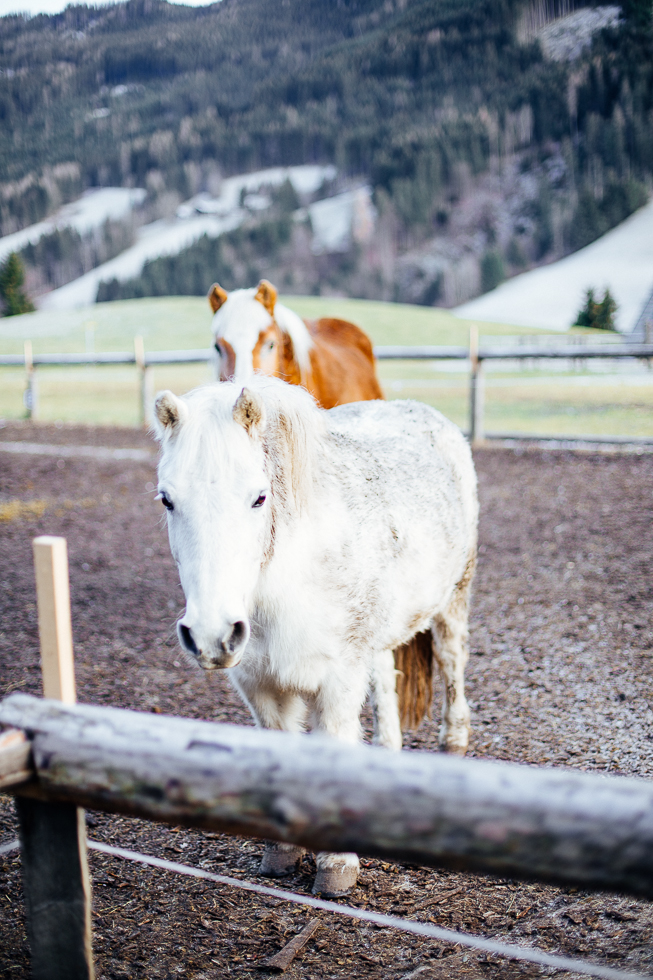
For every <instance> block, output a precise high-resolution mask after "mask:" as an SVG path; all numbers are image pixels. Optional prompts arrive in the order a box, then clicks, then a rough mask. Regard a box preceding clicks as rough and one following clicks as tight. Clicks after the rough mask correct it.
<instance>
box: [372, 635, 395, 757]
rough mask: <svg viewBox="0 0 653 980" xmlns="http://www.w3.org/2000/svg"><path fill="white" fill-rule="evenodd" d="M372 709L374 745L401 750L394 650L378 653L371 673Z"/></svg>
mask: <svg viewBox="0 0 653 980" xmlns="http://www.w3.org/2000/svg"><path fill="white" fill-rule="evenodd" d="M370 686H371V694H372V708H373V711H374V738H373V742H374V745H383V746H385V748H387V749H395V750H397V751H398V750H399V749H401V746H402V737H401V725H400V723H399V703H398V700H397V677H396V672H395V657H394V652H393V651H392V650H383V651H382V652H381V653H378V654H377V655H376V656H375V658H374V660H373V662H372V669H371V671H370Z"/></svg>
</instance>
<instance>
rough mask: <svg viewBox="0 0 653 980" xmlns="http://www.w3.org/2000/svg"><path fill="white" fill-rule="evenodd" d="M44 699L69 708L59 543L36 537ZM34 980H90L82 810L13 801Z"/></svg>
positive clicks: (64, 564) (69, 652) (63, 559)
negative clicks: (19, 844)
mask: <svg viewBox="0 0 653 980" xmlns="http://www.w3.org/2000/svg"><path fill="white" fill-rule="evenodd" d="M33 546H34V565H35V570H36V591H37V600H38V618H39V635H40V641H41V666H42V671H43V693H44V695H45V697H46V698H55V699H57V700H59V701H64V702H66V703H67V704H73V703H74V701H75V671H74V663H73V644H72V628H71V618H70V593H69V585H68V552H67V546H66V539H65V538H54V537H40V538H35V539H34V542H33ZM16 808H17V811H18V818H19V821H20V840H21V854H22V864H23V889H24V893H25V905H26V909H27V932H28V937H29V943H30V948H31V954H32V976H33V977H34V980H93V978H94V970H93V954H92V950H91V885H90V878H89V873H88V863H87V854H86V821H85V815H84V810H82V809H81V808H80V807H76V806H74V805H72V804H68V803H43V802H41V801H40V800H31V799H29V798H28V797H16Z"/></svg>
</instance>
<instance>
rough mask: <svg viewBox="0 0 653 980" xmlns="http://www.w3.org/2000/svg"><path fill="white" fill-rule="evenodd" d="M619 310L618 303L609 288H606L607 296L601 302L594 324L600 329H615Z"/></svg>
mask: <svg viewBox="0 0 653 980" xmlns="http://www.w3.org/2000/svg"><path fill="white" fill-rule="evenodd" d="M616 312H617V304H616V302H615V300H614V297H613V296H612V293H611V292H610V290H609V289H606V291H605V296H604V297H603V299H602V300H601V302H600V303H599V308H598V311H597V314H596V320H595V321H594V326H595V327H598V329H599V330H614V329H616V328H615V325H614V315H615V313H616Z"/></svg>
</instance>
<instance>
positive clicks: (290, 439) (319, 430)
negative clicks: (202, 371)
mask: <svg viewBox="0 0 653 980" xmlns="http://www.w3.org/2000/svg"><path fill="white" fill-rule="evenodd" d="M244 387H245V388H246V389H247V390H249V391H251V392H252V393H254V394H255V395H257V396H258V397H259V398H260V399H261V401H262V403H263V407H264V411H265V422H264V424H263V427H262V431H261V433H260V439H261V444H262V446H263V451H264V453H265V458H266V462H267V469H268V476H269V477H270V481H271V486H272V493H273V497H274V498H275V504H276V508H277V509H278V510H279V511H281V512H286V511H289V510H291V511H293V510H295V509H298V510H301V509H302V507H303V506H304V504H305V503H306V502H307V501H308V498H309V496H310V493H311V487H312V479H313V464H314V461H315V459H316V454H317V452H318V451H319V449H318V444H319V442H320V439H321V438H323V437H324V435H325V434H326V426H325V423H324V419H323V417H322V415H323V413H322V410H321V409H320V408H318V406H317V405H316V404H315V402H314V401H313V398H312V396H311V395H309V393H308V392H307V391H305V390H304V389H303V388H300V387H299V386H298V385H288V384H286V383H285V382H283V381H279V380H278V379H277V378H269V377H266V376H265V375H254V376H253V377H252V378H250V379H249V380H248V381H247V384H246V385H245V386H244ZM242 391H243V385H242V384H236V383H235V382H232V381H223V382H220V383H218V384H208V385H203V386H202V387H200V388H195V389H194V390H193V391H190V392H188V394H186V395H183V396H182V399H181V401H182V402H183V403H184V404H185V406H186V409H187V411H186V412H185V413H184V415H185V418H184V420H183V424H182V425H181V426H180V428H179V430H178V432H177V433H176V434H175V435H173V436H172V438H174V439H175V441H176V439H177V438H178V437H179V436H181V438H180V439H179V443H178V451H179V452H180V454H181V455H182V456H183V457H184V459H188V460H189V461H190V460H192V459H197V458H198V456H201V457H202V459H203V460H205V461H206V462H208V463H209V464H210V465H211V466H213V465H215V466H216V467H220V466H221V465H222V463H223V460H224V442H223V440H221V438H220V428H221V427H222V426H223V425H225V424H230V425H233V424H235V423H234V421H233V408H234V405H235V403H236V401H237V399H238V397H239V395H240V394H241V392H242ZM216 422H217V423H218V425H215V424H214V423H216ZM154 426H155V434H156V436H157V438H158V439H159V441H160V442H161V443H162V444H163V446H164V447H165V446H166V445H167V444H168V442H169V440H170V438H171V436H170V431H169V430H167V429H165V428H164V427H163V426H162V425H161V423H160V422H159V421H158V420H156V419H155V423H154Z"/></svg>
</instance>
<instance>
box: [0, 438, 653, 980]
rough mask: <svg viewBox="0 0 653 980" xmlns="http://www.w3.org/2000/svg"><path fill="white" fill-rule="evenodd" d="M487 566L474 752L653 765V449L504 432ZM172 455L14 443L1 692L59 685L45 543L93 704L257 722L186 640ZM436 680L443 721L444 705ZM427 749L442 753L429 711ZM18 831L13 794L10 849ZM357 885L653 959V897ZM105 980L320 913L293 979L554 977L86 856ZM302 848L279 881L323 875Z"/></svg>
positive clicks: (2, 965)
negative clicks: (539, 442) (159, 479)
mask: <svg viewBox="0 0 653 980" xmlns="http://www.w3.org/2000/svg"><path fill="white" fill-rule="evenodd" d="M17 439H23V440H28V441H32V442H41V443H42V442H51V443H54V444H59V445H63V444H65V445H71V444H75V443H78V444H82V445H99V446H124V447H127V446H132V447H143V448H147V447H148V446H150V445H151V444H150V442H149V439H148V437H147V436H146V435H144V434H141V433H138V432H134V431H131V430H122V431H120V430H115V429H113V430H109V429H107V430H102V429H90V428H82V427H78V428H73V427H68V426H66V427H63V428H57V427H55V426H52V427H49V426H35V425H29V424H25V423H24V424H20V423H16V424H7V425H5V426H4V427H3V428H1V429H0V442H2V441H5V440H9V441H14V440H17ZM476 463H477V468H478V473H479V483H480V495H481V504H482V517H481V535H480V556H479V557H480V561H479V568H478V576H477V580H476V587H475V593H474V604H473V616H472V656H471V658H470V663H469V667H468V671H467V677H468V693H469V699H470V702H471V705H472V724H473V735H472V742H471V748H470V754H471V755H476V756H479V757H484V758H497V759H509V760H512V761H517V762H525V763H532V764H538V765H556V766H573V767H577V768H581V769H588V770H598V771H601V772H612V773H628V774H634V775H639V776H648V775H651V773H652V770H653V741H652V740H653V727H652V725H651V721H652V720H653V715H652V713H651V709H650V707H649V705H650V704H651V703H652V701H651V699H652V697H653V695H652V691H651V688H652V686H653V682H652V679H651V658H652V657H653V631H652V628H651V608H652V605H653V590H652V586H651V568H652V562H653V534H652V530H651V520H650V505H651V501H652V496H651V495H652V493H653V456H650V455H642V456H637V455H626V454H624V455H619V454H616V455H605V454H600V453H596V454H587V453H582V454H581V453H570V452H551V451H542V450H537V449H530V450H527V451H524V450H514V449H511V450H506V449H495V448H492V449H487V450H482V451H479V452H478V453H477V454H476ZM154 480H155V475H154V464H153V463H152V465H150V464H148V463H137V462H124V461H122V462H116V461H96V460H92V459H75V458H66V459H63V458H57V457H56V456H55V457H46V456H41V457H36V456H17V455H9V454H6V453H2V452H1V451H0V586H1V588H0V602H1V603H2V618H1V619H0V692H2V693H7V692H9V691H13V690H23V691H30V692H33V693H39V690H40V675H39V662H38V636H37V626H36V601H35V591H34V584H33V570H32V558H31V546H30V541H31V539H32V537H34V536H35V535H36V534H41V533H48V534H61V535H64V536H65V537H66V538H67V539H68V545H69V553H70V573H71V592H72V603H73V625H74V634H75V652H76V663H77V668H76V669H77V683H78V697H79V700H80V701H85V702H90V703H96V704H111V705H117V706H122V707H130V708H137V709H139V710H144V711H155V712H165V713H174V714H181V715H187V716H191V717H197V718H208V719H213V720H215V721H231V722H236V723H239V724H250V723H251V722H250V719H249V716H248V713H247V711H246V710H245V709H244V708H243V706H242V705H241V704H240V702H239V700H238V698H237V697H236V696H235V695H234V694H233V692H232V691H231V690H230V687H229V684H228V681H227V678H226V677H225V676H224V675H219V674H213V675H210V676H208V675H204V674H201V673H200V672H199V671H198V670H196V669H193V668H192V667H190V666H189V665H187V664H186V663H185V661H184V660H183V659H182V658H181V657H180V656H179V655H178V651H177V645H176V639H175V635H174V628H173V624H174V621H175V618H176V616H177V615H178V613H179V612H180V611H181V610H182V608H183V596H182V593H181V589H180V587H179V584H178V582H177V575H176V570H175V567H174V563H173V562H172V560H171V558H170V554H169V551H168V543H167V538H166V533H165V527H164V526H163V524H162V522H161V513H160V504H159V503H156V502H155V501H154V500H153V496H154V494H153V492H152V490H153V485H154ZM439 707H440V701H439V696H436V699H435V703H434V717H437V714H438V712H439ZM405 744H406V747H407V748H419V749H422V750H429V751H432V750H435V747H436V724H435V723H434V722H426V723H425V724H424V725H423V726H422V728H421V729H420V730H419V731H418V732H417V733H413V734H412V735H408V736H407V737H406V741H405ZM88 822H89V834H90V836H91V837H94V838H96V839H98V840H103V841H107V842H111V843H114V844H119V845H122V846H124V847H128V848H134V849H137V850H140V851H142V852H146V853H150V854H155V855H159V856H164V857H168V858H170V859H171V860H175V861H181V862H183V863H187V864H197V865H201V866H202V867H205V868H207V869H209V870H214V871H219V872H223V873H226V874H231V875H233V876H235V877H241V876H242V877H244V878H254V876H255V874H256V868H257V864H258V860H259V857H260V854H261V851H262V844H261V843H260V842H259V841H249V840H247V841H244V840H239V839H236V838H230V837H225V836H222V835H214V834H203V833H200V832H194V831H189V830H184V829H181V828H169V827H165V826H156V825H154V824H149V823H146V822H143V821H139V820H133V819H126V818H118V817H112V816H106V815H103V814H100V813H89V814H88ZM15 833H16V829H15V823H14V818H13V807H12V804H11V800H10V798H8V797H0V843H1V842H3V841H7V840H10V839H12V838H13V837H14V836H15ZM362 863H363V872H362V875H361V881H360V884H359V887H358V888H357V890H356V892H355V894H354V895H353V896H352V899H351V901H352V902H353V903H354V904H358V905H361V906H364V907H367V908H370V909H376V910H379V911H383V912H392V913H394V914H397V915H401V916H411V915H414V916H415V917H416V918H420V919H423V920H424V921H431V922H436V923H438V924H442V925H445V926H451V927H453V928H459V929H462V930H465V931H470V932H476V933H482V934H484V935H487V936H492V937H494V938H503V939H506V940H508V941H512V942H518V943H522V944H532V945H534V944H536V945H538V946H540V947H542V948H545V949H548V950H551V951H559V952H562V953H565V954H568V955H577V956H581V957H585V958H591V959H594V960H596V961H599V962H603V963H609V964H611V965H614V966H619V967H621V968H623V969H631V970H637V971H640V972H653V948H652V947H651V938H652V937H653V905H652V904H651V903H648V902H640V901H635V900H633V899H630V898H624V897H620V896H615V895H607V894H600V895H592V894H589V893H586V892H584V891H582V890H579V889H575V888H557V887H553V886H544V885H536V884H530V883H523V882H514V881H509V880H501V879H494V878H489V877H482V876H472V875H464V874H458V873H455V872H449V871H443V872H436V871H433V870H427V869H424V868H419V867H412V866H406V865H394V864H385V863H382V862H379V861H376V860H367V859H365V860H363V862H362ZM90 865H91V871H92V876H93V888H94V892H93V929H94V950H95V956H96V962H97V970H98V976H99V977H100V978H120V980H122V978H127V977H133V978H141V977H147V978H173V977H177V976H183V977H188V978H194V980H202V978H207V980H208V978H218V977H223V976H232V977H238V978H241V977H242V978H250V977H252V978H253V977H257V976H258V977H260V976H261V975H262V974H261V972H260V963H261V961H262V960H263V959H264V958H265V957H267V956H269V955H270V954H272V953H274V952H276V951H277V950H279V949H280V948H281V947H282V946H283V945H284V944H285V943H286V942H288V941H289V939H290V938H291V937H292V935H294V934H295V933H296V932H298V931H299V930H300V929H301V928H302V927H303V926H304V925H305V924H306V922H307V921H308V920H309V919H310V918H312V917H314V916H316V915H317V916H318V917H319V919H320V922H321V927H320V929H319V930H318V932H317V933H316V934H315V936H314V938H313V939H312V940H311V941H310V942H309V944H308V945H307V947H306V949H305V951H304V954H303V955H302V956H301V957H299V958H298V959H297V960H295V962H294V963H293V965H292V966H291V967H290V969H289V970H288V971H287V975H288V976H290V977H297V978H299V977H304V978H310V980H327V978H336V977H337V978H341V977H342V978H345V977H354V976H355V977H364V978H367V977H369V978H397V980H398V978H406V980H407V978H409V977H410V978H412V977H419V978H420V980H431V978H433V980H435V978H440V977H442V978H458V977H460V978H468V977H469V978H476V980H478V978H485V977H488V978H506V980H508V978H513V977H514V978H517V977H520V978H521V977H537V976H540V975H542V974H544V973H550V972H551V971H545V970H542V969H540V968H538V967H534V966H530V965H528V964H519V963H517V962H513V961H506V960H502V959H499V958H497V957H484V956H479V955H477V954H473V953H466V952H465V951H464V950H461V949H460V948H459V947H452V946H447V945H443V944H440V943H437V942H434V941H423V940H421V939H418V938H416V937H410V936H406V935H403V934H400V933H397V932H394V931H390V930H386V929H377V928H374V927H368V926H365V925H361V924H358V923H355V922H353V921H349V920H347V919H344V918H342V919H341V918H340V917H336V916H333V915H327V914H323V913H312V912H310V911H309V910H308V909H307V908H305V907H297V906H291V905H286V904H284V903H283V902H280V901H277V900H273V899H265V898H262V897H258V896H251V895H248V894H245V893H242V892H238V891H235V890H231V889H227V888H224V887H222V886H218V885H213V884H210V883H203V882H198V881H195V880H193V879H188V878H182V877H179V876H175V875H173V874H170V873H167V872H162V871H158V870H154V869H145V868H142V867H141V866H140V865H133V864H129V863H127V862H123V861H119V860H117V859H114V858H109V857H107V856H104V855H100V854H98V853H96V852H91V853H90ZM313 872H314V866H313V862H312V859H306V860H305V861H304V863H303V865H302V866H301V867H300V869H299V872H298V873H297V875H296V876H295V877H294V878H291V879H287V880H286V881H285V882H284V883H283V887H286V886H287V887H289V888H293V889H295V890H299V891H308V890H309V889H310V884H311V878H312V874H313ZM0 976H2V977H11V978H16V980H22V978H25V980H26V978H27V977H28V976H29V969H28V950H27V945H26V937H25V923H24V916H23V906H22V897H21V889H20V861H19V858H18V856H17V855H16V854H13V855H7V856H6V857H4V858H0Z"/></svg>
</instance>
